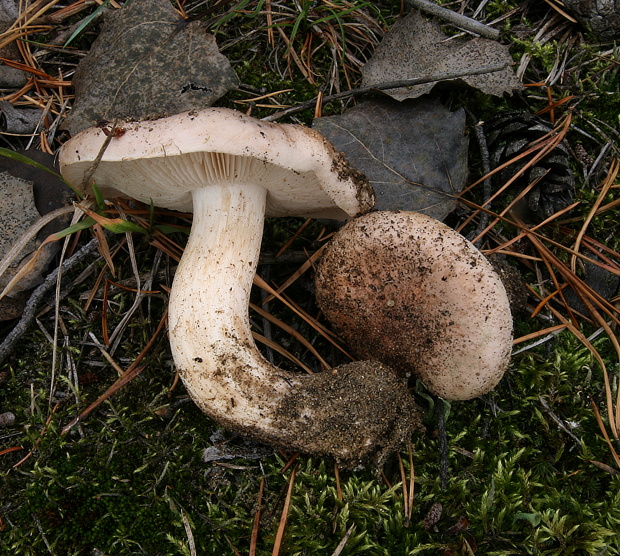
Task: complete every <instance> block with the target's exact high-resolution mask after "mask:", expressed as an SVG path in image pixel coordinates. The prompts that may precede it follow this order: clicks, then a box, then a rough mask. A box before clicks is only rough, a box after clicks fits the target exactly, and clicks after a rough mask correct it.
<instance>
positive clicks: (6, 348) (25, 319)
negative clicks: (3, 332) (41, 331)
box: [0, 239, 97, 364]
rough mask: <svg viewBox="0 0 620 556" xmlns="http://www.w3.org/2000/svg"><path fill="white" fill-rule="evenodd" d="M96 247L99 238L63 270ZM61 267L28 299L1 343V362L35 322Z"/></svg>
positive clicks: (87, 245) (66, 270) (67, 269)
mask: <svg viewBox="0 0 620 556" xmlns="http://www.w3.org/2000/svg"><path fill="white" fill-rule="evenodd" d="M96 249H97V240H96V239H92V240H91V241H89V242H88V243H87V244H86V245H85V246H84V247H82V248H81V249H80V250H79V251H78V252H77V253H75V254H74V255H73V256H72V257H70V258H69V259H67V260H66V261H65V262H64V263H63V264H62V272H63V273H64V272H69V271H70V270H71V269H72V268H73V267H75V266H77V265H78V264H80V263H81V262H82V261H83V260H84V259H85V258H86V257H88V256H89V255H91V254H92V253H93V252H94V251H95V250H96ZM59 268H60V267H59ZM59 268H56V269H54V270H53V271H52V272H51V273H50V274H49V275H48V277H47V278H46V279H45V280H44V281H43V283H42V284H41V285H40V286H39V287H38V288H37V289H36V290H34V292H33V293H32V295H31V296H30V299H29V300H28V303H27V304H26V307H25V308H24V312H23V313H22V317H21V319H20V320H19V322H18V323H17V324H16V325H15V328H13V330H11V332H9V334H8V335H7V337H6V338H5V339H4V341H3V342H2V344H0V364H2V363H4V360H5V359H6V358H7V357H8V356H9V354H10V353H11V351H12V350H13V348H14V347H15V344H16V343H17V341H18V340H19V339H20V338H21V337H22V335H23V334H24V333H25V332H26V330H27V329H28V327H29V326H30V325H31V324H32V323H33V321H34V319H35V316H36V313H37V309H38V307H39V304H40V303H41V302H42V301H43V299H44V298H45V296H46V295H47V294H48V292H49V291H50V290H51V289H52V288H54V287H55V285H56V278H57V276H58V272H59Z"/></svg>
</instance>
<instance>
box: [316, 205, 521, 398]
mask: <svg viewBox="0 0 620 556" xmlns="http://www.w3.org/2000/svg"><path fill="white" fill-rule="evenodd" d="M316 296H317V302H318V304H319V307H320V308H321V309H322V311H323V313H324V314H325V315H326V317H327V318H328V320H330V321H331V322H332V323H333V325H334V327H335V329H336V330H337V331H338V332H339V333H340V335H341V336H342V338H343V339H344V340H345V341H346V342H347V344H348V346H349V347H350V348H351V350H352V351H353V353H354V354H355V355H356V356H357V357H360V358H368V359H378V360H379V361H381V362H383V363H385V364H386V365H388V366H389V367H391V368H393V369H395V371H396V372H398V373H400V374H401V375H405V376H412V375H414V376H416V377H419V378H420V379H422V381H423V382H424V384H425V385H426V386H427V388H428V389H429V390H430V391H431V392H433V393H435V394H437V395H438V396H441V397H443V398H445V399H448V400H467V399H471V398H475V397H477V396H480V395H482V394H484V393H486V392H488V391H489V390H491V389H492V388H494V387H495V386H496V385H497V383H498V382H499V381H500V379H501V377H502V375H503V374H504V371H505V370H506V368H507V366H508V361H509V358H510V352H511V347H512V316H511V313H510V306H509V302H508V297H507V295H506V291H505V289H504V286H503V284H502V282H501V280H500V278H499V276H498V275H497V274H496V272H495V271H494V270H493V268H492V266H491V264H490V263H489V262H488V261H487V260H486V259H485V257H484V256H483V255H482V254H481V253H480V252H479V251H478V250H477V249H476V248H475V247H474V246H473V245H472V244H471V243H470V242H469V241H467V240H466V239H465V238H464V237H463V236H462V235H461V234H459V233H458V232H456V231H454V230H453V229H452V228H450V227H448V226H446V225H445V224H443V223H442V222H439V221H438V220H435V219H434V218H430V217H428V216H425V215H423V214H418V213H414V212H374V213H369V214H365V215H363V216H361V217H360V218H357V219H355V220H353V221H351V222H349V223H347V224H346V225H345V226H344V227H343V228H342V229H341V230H340V231H338V232H337V234H336V235H335V237H334V238H333V239H332V240H331V242H330V244H329V246H328V247H327V249H326V251H325V252H324V254H323V255H322V257H321V260H320V261H319V264H318V268H317V275H316Z"/></svg>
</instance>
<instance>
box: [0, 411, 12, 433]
mask: <svg viewBox="0 0 620 556" xmlns="http://www.w3.org/2000/svg"><path fill="white" fill-rule="evenodd" d="M14 424H15V415H14V414H13V413H11V412H10V411H7V412H6V413H0V429H1V428H4V427H12V426H13V425H14Z"/></svg>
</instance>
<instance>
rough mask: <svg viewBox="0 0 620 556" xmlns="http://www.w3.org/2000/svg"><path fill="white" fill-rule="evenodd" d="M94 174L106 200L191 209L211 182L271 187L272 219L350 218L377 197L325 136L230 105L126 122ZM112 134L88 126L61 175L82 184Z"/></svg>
mask: <svg viewBox="0 0 620 556" xmlns="http://www.w3.org/2000/svg"><path fill="white" fill-rule="evenodd" d="M120 127H121V129H122V131H124V133H123V134H122V135H120V136H118V137H114V138H113V140H112V141H110V142H109V145H108V146H107V147H106V149H105V152H104V153H103V156H102V158H101V160H100V161H99V163H98V164H97V169H96V172H95V174H94V175H93V176H92V179H93V181H94V182H95V183H96V185H97V187H99V188H100V190H101V191H102V193H103V195H104V196H106V197H131V198H134V199H138V200H140V201H142V202H145V203H147V204H149V203H150V202H151V201H152V202H153V204H154V205H155V206H158V207H165V208H169V209H172V210H178V211H184V212H190V211H192V205H193V203H192V194H191V192H192V191H193V190H194V189H196V188H201V187H206V186H208V185H210V184H218V185H222V184H226V183H230V184H235V185H243V184H245V183H248V184H251V185H260V186H262V187H264V188H266V189H267V191H268V195H267V206H266V213H265V216H311V217H318V218H334V219H338V220H343V219H345V218H347V217H351V216H355V215H356V214H360V213H363V212H366V211H367V210H369V209H370V208H371V207H372V206H373V204H374V193H373V191H372V188H371V187H370V186H369V185H368V183H367V181H366V180H365V178H364V177H363V175H361V174H360V172H358V171H357V170H355V169H353V168H351V167H350V166H349V165H348V164H347V162H346V161H345V159H344V157H343V155H342V154H341V153H338V152H337V151H336V150H335V149H334V147H333V146H332V144H331V143H330V142H329V141H327V139H325V138H324V137H323V136H322V135H320V134H319V133H318V132H316V131H314V130H312V129H310V128H307V127H304V126H298V125H291V124H284V125H281V124H275V123H267V122H261V121H260V120H256V119H255V118H251V117H249V116H246V115H244V114H242V113H241V112H237V111H235V110H229V109H226V108H207V109H205V110H201V111H196V112H184V113H182V114H177V115H175V116H170V117H168V118H162V119H160V120H153V121H141V122H132V123H125V124H121V126H120ZM106 139H107V136H106V134H105V132H104V130H103V129H100V128H97V127H94V128H90V129H87V130H85V131H83V132H81V133H79V134H78V135H76V136H75V137H74V138H73V139H71V141H70V143H69V144H68V145H66V147H65V148H63V149H62V150H61V152H60V171H61V173H62V174H63V176H64V177H65V179H67V181H68V182H70V183H72V184H75V185H78V186H79V185H80V184H81V183H82V181H83V178H84V176H85V175H86V174H87V172H88V171H89V169H90V168H91V167H92V165H93V161H95V160H96V159H97V156H98V155H99V154H100V151H101V150H102V147H103V145H104V142H105V140H106Z"/></svg>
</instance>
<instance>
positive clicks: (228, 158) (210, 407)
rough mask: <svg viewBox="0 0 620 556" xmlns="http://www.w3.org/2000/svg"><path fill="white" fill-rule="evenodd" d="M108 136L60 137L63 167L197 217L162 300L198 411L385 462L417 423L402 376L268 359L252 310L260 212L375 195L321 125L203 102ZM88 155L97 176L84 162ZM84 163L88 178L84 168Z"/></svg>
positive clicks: (76, 178)
mask: <svg viewBox="0 0 620 556" xmlns="http://www.w3.org/2000/svg"><path fill="white" fill-rule="evenodd" d="M123 131H124V133H120V134H117V135H118V137H113V138H112V139H111V140H110V141H109V145H108V146H107V148H106V149H105V152H103V155H102V156H101V158H100V160H98V155H99V153H100V150H101V149H102V146H103V144H104V141H105V140H106V135H105V134H104V132H103V130H101V129H98V128H92V129H89V130H86V131H84V132H82V133H80V134H78V135H77V136H76V137H74V138H73V139H71V140H70V141H68V142H67V143H66V144H65V145H64V146H63V148H62V150H61V153H60V166H61V172H62V173H63V175H64V176H65V178H66V179H67V180H68V181H69V182H70V183H72V184H74V185H76V186H79V185H80V184H81V183H82V181H83V180H84V176H90V179H91V180H92V181H93V182H95V183H96V184H97V186H98V187H99V188H101V189H102V191H103V193H104V194H105V195H108V196H110V195H112V196H114V195H119V193H120V192H122V194H123V195H124V196H130V197H134V198H136V199H139V200H141V201H144V202H146V203H149V202H151V201H152V202H153V203H154V204H155V205H156V206H162V207H166V208H170V209H175V210H181V211H190V210H193V212H194V221H193V225H192V230H191V234H190V238H189V241H188V244H187V246H186V248H185V253H184V255H183V258H182V260H181V262H180V264H179V267H178V270H177V273H176V276H175V279H174V284H173V287H172V292H171V294H170V305H169V329H170V345H171V349H172V354H173V357H174V360H175V363H176V365H177V367H178V369H179V372H180V375H181V377H182V379H183V381H184V383H185V385H186V387H187V389H188V391H189V392H190V394H191V396H192V398H193V399H194V401H195V402H196V403H197V404H198V406H200V408H201V409H202V410H203V411H204V412H205V413H207V414H208V415H210V416H211V417H213V418H214V419H216V420H217V421H219V422H220V423H222V424H223V425H224V426H226V427H228V428H230V429H233V430H235V431H238V432H240V433H243V434H246V435H250V436H252V437H254V438H257V439H259V440H263V441H268V442H271V443H274V444H276V445H278V446H281V447H285V448H289V449H295V450H301V451H304V452H310V453H315V454H324V455H332V456H335V457H337V458H339V459H341V460H343V461H346V462H349V463H352V462H355V461H357V460H360V459H363V458H365V457H369V456H372V457H375V458H379V459H380V458H381V457H382V456H383V454H385V453H386V452H387V451H390V450H391V449H393V448H394V447H395V446H397V445H399V444H401V443H402V442H403V441H404V439H405V438H407V437H408V435H409V433H410V432H411V430H412V429H413V428H415V426H416V418H415V415H416V413H415V408H414V405H413V402H412V400H411V397H410V396H409V394H408V392H407V390H406V387H405V385H404V383H403V382H402V381H401V380H399V379H397V378H395V377H394V376H393V375H392V373H390V372H389V371H388V370H386V369H385V368H384V367H383V366H382V365H380V364H378V363H375V364H370V363H363V364H355V363H353V364H350V365H345V366H343V367H339V368H336V369H334V370H333V371H331V372H325V373H317V374H315V375H311V376H305V375H299V374H295V373H290V372H286V371H284V370H281V369H279V368H275V367H273V366H272V365H270V364H269V363H268V362H267V361H266V360H265V359H264V358H263V357H262V355H261V354H260V352H259V351H258V350H257V348H256V346H255V344H254V341H253V339H252V334H251V330H250V325H249V319H248V303H249V295H250V288H251V285H252V280H253V276H254V273H255V270H256V265H257V261H258V257H259V250H260V244H261V236H262V229H263V221H264V217H265V216H285V215H296V216H316V217H326V218H337V219H344V218H347V217H350V216H354V215H356V214H359V213H362V212H365V211H367V210H368V209H370V208H371V206H372V203H373V193H372V190H371V188H370V187H369V186H368V184H367V182H366V181H365V179H364V178H363V176H361V175H360V174H359V173H358V172H356V171H355V170H354V169H352V168H350V167H349V166H348V164H347V163H346V161H345V160H344V159H343V157H342V156H341V155H340V154H339V153H337V152H335V151H334V149H333V147H332V146H331V144H330V143H329V142H328V141H327V140H325V139H324V138H323V137H322V136H321V135H319V134H318V133H317V132H314V131H312V130H310V129H308V128H305V127H302V126H294V125H278V124H267V123H264V122H260V121H258V120H255V119H253V118H249V117H247V116H245V115H243V114H241V113H239V112H235V111H231V110H226V109H217V108H211V109H206V110H203V111H200V112H189V113H183V114H179V115H176V116H171V117H169V118H163V119H161V120H155V121H143V122H139V123H131V124H125V125H124V126H123ZM94 161H97V163H96V168H94V171H93V168H92V166H93V162H94ZM91 172H92V173H91Z"/></svg>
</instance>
